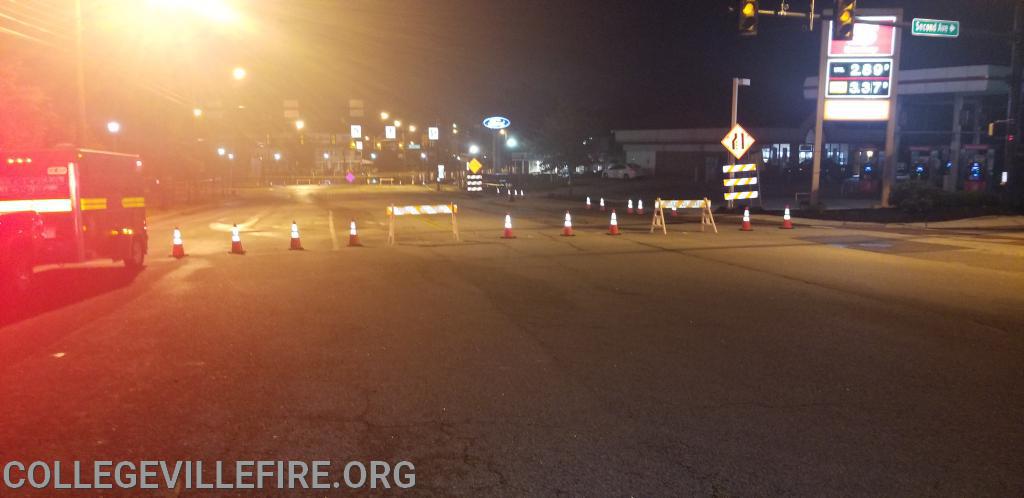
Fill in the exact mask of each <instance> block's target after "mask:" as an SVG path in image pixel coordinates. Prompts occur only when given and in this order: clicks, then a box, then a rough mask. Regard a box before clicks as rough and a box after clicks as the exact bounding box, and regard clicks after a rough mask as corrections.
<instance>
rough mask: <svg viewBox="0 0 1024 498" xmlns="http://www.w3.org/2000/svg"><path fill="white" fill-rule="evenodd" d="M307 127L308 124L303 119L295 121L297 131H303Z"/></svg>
mask: <svg viewBox="0 0 1024 498" xmlns="http://www.w3.org/2000/svg"><path fill="white" fill-rule="evenodd" d="M305 127H306V122H305V121H303V120H301V119H296V120H295V129H296V130H299V131H302V130H303V129H304V128H305Z"/></svg>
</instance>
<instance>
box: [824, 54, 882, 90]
mask: <svg viewBox="0 0 1024 498" xmlns="http://www.w3.org/2000/svg"><path fill="white" fill-rule="evenodd" d="M891 85H892V59H832V60H829V61H828V76H827V81H826V85H825V88H826V92H827V93H826V94H825V96H826V97H828V98H836V99H887V98H889V87H890V86H891Z"/></svg>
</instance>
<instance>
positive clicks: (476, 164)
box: [466, 158, 484, 175]
mask: <svg viewBox="0 0 1024 498" xmlns="http://www.w3.org/2000/svg"><path fill="white" fill-rule="evenodd" d="M466 167H467V168H469V170H470V171H472V172H473V174H474V175H475V174H477V173H479V172H480V169H481V168H483V167H484V165H483V164H481V163H480V161H477V160H476V158H474V159H473V160H472V161H470V162H468V163H466Z"/></svg>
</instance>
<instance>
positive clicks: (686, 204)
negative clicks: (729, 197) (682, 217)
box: [651, 197, 718, 235]
mask: <svg viewBox="0 0 1024 498" xmlns="http://www.w3.org/2000/svg"><path fill="white" fill-rule="evenodd" d="M666 209H700V231H702V232H703V231H704V225H711V228H712V229H714V230H715V233H718V226H717V225H715V215H714V214H713V213H712V212H711V201H710V200H709V199H708V198H707V197H705V198H703V199H698V200H662V199H656V200H655V201H654V218H653V219H652V220H651V233H654V230H655V229H657V228H660V229H661V232H662V233H664V234H666V235H667V234H668V228H667V227H666V226H665V210H666Z"/></svg>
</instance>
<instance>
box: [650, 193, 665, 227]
mask: <svg viewBox="0 0 1024 498" xmlns="http://www.w3.org/2000/svg"><path fill="white" fill-rule="evenodd" d="M658 227H661V231H662V232H664V233H665V235H668V231H667V230H666V229H665V210H664V208H662V207H661V198H658V199H655V200H654V215H653V217H652V218H651V233H654V229H655V228H658Z"/></svg>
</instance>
